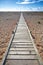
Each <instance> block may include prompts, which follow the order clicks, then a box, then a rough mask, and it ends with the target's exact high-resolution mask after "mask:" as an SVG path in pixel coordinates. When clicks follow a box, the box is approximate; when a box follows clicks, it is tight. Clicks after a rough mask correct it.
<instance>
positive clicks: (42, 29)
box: [23, 12, 43, 60]
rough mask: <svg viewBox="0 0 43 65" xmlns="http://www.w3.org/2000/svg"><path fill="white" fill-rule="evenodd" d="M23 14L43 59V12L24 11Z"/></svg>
mask: <svg viewBox="0 0 43 65" xmlns="http://www.w3.org/2000/svg"><path fill="white" fill-rule="evenodd" d="M23 15H24V18H25V21H26V23H27V25H28V28H29V29H30V32H31V35H32V37H33V39H34V43H35V45H36V47H37V49H38V52H39V54H40V56H41V58H42V60H43V12H24V14H23Z"/></svg>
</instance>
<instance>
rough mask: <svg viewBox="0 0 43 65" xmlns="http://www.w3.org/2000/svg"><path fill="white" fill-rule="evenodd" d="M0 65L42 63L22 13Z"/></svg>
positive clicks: (33, 64) (37, 64) (34, 64)
mask: <svg viewBox="0 0 43 65" xmlns="http://www.w3.org/2000/svg"><path fill="white" fill-rule="evenodd" d="M1 65H42V62H41V59H40V57H39V55H38V51H37V49H36V46H35V44H34V42H33V39H32V36H31V34H30V31H29V29H28V26H27V24H26V22H25V20H24V17H23V14H22V13H21V16H20V20H19V22H18V24H17V25H16V28H15V30H14V31H13V33H12V37H11V40H10V42H9V45H8V48H7V51H6V53H5V55H4V58H3V59H2V63H1Z"/></svg>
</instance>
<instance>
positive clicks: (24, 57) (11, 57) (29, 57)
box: [7, 55, 37, 60]
mask: <svg viewBox="0 0 43 65" xmlns="http://www.w3.org/2000/svg"><path fill="white" fill-rule="evenodd" d="M7 59H13V60H14V59H30V60H31V59H37V57H36V55H8V57H7Z"/></svg>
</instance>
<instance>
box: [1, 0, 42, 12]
mask: <svg viewBox="0 0 43 65" xmlns="http://www.w3.org/2000/svg"><path fill="white" fill-rule="evenodd" d="M0 11H43V0H0Z"/></svg>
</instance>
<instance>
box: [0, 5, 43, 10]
mask: <svg viewBox="0 0 43 65" xmlns="http://www.w3.org/2000/svg"><path fill="white" fill-rule="evenodd" d="M0 11H43V7H35V8H33V7H31V8H28V7H25V8H24V7H23V6H22V7H19V8H1V9H0Z"/></svg>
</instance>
